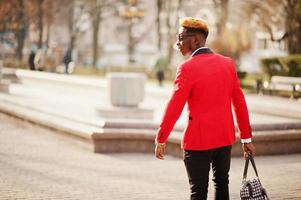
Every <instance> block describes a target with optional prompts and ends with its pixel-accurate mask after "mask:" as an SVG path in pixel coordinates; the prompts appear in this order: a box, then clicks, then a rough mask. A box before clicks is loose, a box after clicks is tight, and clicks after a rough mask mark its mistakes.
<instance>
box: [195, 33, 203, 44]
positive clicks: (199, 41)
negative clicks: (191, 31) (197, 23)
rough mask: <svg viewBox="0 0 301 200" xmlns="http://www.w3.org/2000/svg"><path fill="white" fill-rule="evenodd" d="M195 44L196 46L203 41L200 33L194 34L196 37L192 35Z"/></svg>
mask: <svg viewBox="0 0 301 200" xmlns="http://www.w3.org/2000/svg"><path fill="white" fill-rule="evenodd" d="M194 40H195V44H196V45H197V46H200V45H201V44H202V43H203V38H202V36H201V35H200V34H196V37H194Z"/></svg>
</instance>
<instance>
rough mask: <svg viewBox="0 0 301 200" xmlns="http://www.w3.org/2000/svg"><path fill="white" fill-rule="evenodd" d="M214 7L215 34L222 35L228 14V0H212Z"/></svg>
mask: <svg viewBox="0 0 301 200" xmlns="http://www.w3.org/2000/svg"><path fill="white" fill-rule="evenodd" d="M213 3H214V5H215V9H216V13H215V14H216V18H217V20H216V29H217V35H218V36H222V35H223V33H224V30H225V27H226V23H227V21H228V16H229V9H228V7H229V0H213Z"/></svg>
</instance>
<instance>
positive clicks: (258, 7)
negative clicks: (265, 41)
mask: <svg viewBox="0 0 301 200" xmlns="http://www.w3.org/2000/svg"><path fill="white" fill-rule="evenodd" d="M245 4H246V5H245V7H244V9H245V10H246V13H247V14H249V15H250V16H251V17H257V18H258V20H257V21H256V22H257V24H258V25H259V26H260V27H262V28H263V29H264V30H266V31H267V33H269V35H270V40H271V41H276V42H281V41H285V43H286V46H287V50H288V52H289V53H291V54H293V53H301V31H300V27H301V1H300V0H278V1H274V0H266V1H259V0H253V1H247V2H245ZM279 31H282V32H283V34H282V35H281V36H276V34H275V32H279Z"/></svg>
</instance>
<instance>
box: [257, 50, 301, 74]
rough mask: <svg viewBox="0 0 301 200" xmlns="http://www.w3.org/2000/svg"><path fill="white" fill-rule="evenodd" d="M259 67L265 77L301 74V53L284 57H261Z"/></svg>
mask: <svg viewBox="0 0 301 200" xmlns="http://www.w3.org/2000/svg"><path fill="white" fill-rule="evenodd" d="M261 67H262V70H263V74H264V76H265V77H266V78H268V79H270V78H271V77H272V76H275V75H277V76H291V77H300V76H301V54H296V55H289V56H284V57H271V58H263V59H261Z"/></svg>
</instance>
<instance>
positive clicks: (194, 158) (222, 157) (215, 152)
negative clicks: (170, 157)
mask: <svg viewBox="0 0 301 200" xmlns="http://www.w3.org/2000/svg"><path fill="white" fill-rule="evenodd" d="M231 148H232V146H225V147H221V148H216V149H210V150H205V151H190V150H184V163H185V166H186V171H187V175H188V179H189V184H190V190H191V195H190V199H191V200H206V199H207V193H208V181H209V171H210V167H211V164H212V172H213V182H214V186H215V199H216V200H229V186H228V185H229V170H230V160H231Z"/></svg>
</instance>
